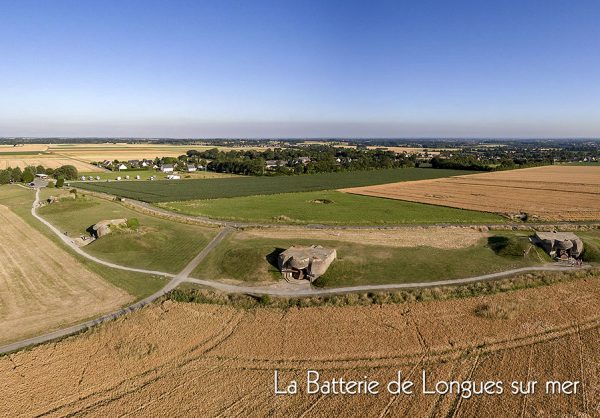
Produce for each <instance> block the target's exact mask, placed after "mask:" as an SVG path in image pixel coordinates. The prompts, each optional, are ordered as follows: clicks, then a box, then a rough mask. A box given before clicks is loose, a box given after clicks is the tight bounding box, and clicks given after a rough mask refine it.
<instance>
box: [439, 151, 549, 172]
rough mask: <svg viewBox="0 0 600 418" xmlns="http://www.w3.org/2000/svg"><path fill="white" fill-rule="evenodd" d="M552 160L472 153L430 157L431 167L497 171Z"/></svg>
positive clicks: (543, 163)
mask: <svg viewBox="0 0 600 418" xmlns="http://www.w3.org/2000/svg"><path fill="white" fill-rule="evenodd" d="M553 163H554V162H553V160H551V159H545V158H535V159H527V158H512V159H511V158H503V159H486V158H481V157H475V156H473V155H462V154H461V155H454V156H452V157H440V156H436V157H433V158H432V159H431V167H433V168H446V169H453V170H475V171H499V170H513V169H516V168H526V167H537V166H542V165H551V164H553Z"/></svg>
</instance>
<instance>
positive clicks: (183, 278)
mask: <svg viewBox="0 0 600 418" xmlns="http://www.w3.org/2000/svg"><path fill="white" fill-rule="evenodd" d="M39 199H40V190H39V189H37V190H36V197H35V200H34V202H33V204H32V208H31V214H32V216H34V217H35V218H36V219H37V220H39V221H40V222H42V223H43V224H44V225H46V226H47V227H48V228H49V229H50V230H51V231H52V232H54V234H55V235H57V236H58V237H59V238H60V239H61V240H62V241H63V242H64V243H65V244H66V245H67V246H68V247H69V248H71V249H72V250H73V251H75V252H76V253H77V254H79V255H81V256H82V257H85V258H87V259H89V260H91V261H93V262H95V263H99V264H102V265H105V266H107V267H111V268H116V269H121V270H127V271H133V272H138V273H145V274H152V275H159V276H164V277H169V278H171V280H170V281H169V282H168V283H167V285H166V286H165V287H163V288H162V289H161V290H159V291H158V292H156V293H154V294H152V295H150V296H148V297H146V298H144V299H142V300H140V301H138V302H136V303H134V304H132V305H129V306H127V307H124V308H122V309H119V310H118V311H115V312H112V313H109V314H106V315H103V316H101V317H99V318H96V319H93V320H89V321H86V322H84V323H81V324H77V325H74V326H71V327H68V328H64V329H61V330H57V331H54V332H51V333H48V334H44V335H41V336H37V337H33V338H29V339H26V340H22V341H18V342H15V343H12V344H9V345H6V346H3V347H0V354H3V353H8V352H12V351H16V350H19V349H22V348H24V347H27V346H30V345H37V344H41V343H44V342H48V341H52V340H56V339H60V338H64V337H66V336H68V335H72V334H75V333H78V332H81V331H84V330H86V329H89V328H91V327H94V326H96V325H99V324H101V323H104V322H107V321H111V320H114V319H116V318H119V317H121V316H123V315H125V314H127V313H130V312H133V311H135V310H138V309H140V308H142V307H144V306H146V305H148V304H150V303H151V302H153V301H154V300H156V299H158V298H159V297H161V296H164V295H165V294H166V293H168V292H169V291H171V290H173V289H175V288H176V287H177V286H178V285H179V284H181V283H182V282H190V283H194V284H199V285H203V286H206V287H210V288H213V289H216V290H219V291H224V292H228V293H245V294H253V295H269V296H276V297H277V296H278V297H303V296H325V295H333V294H342V293H349V292H363V291H383V290H393V289H410V288H424V287H433V286H446V285H460V284H466V283H473V282H478V281H484V280H494V279H497V278H500V277H506V276H510V275H514V274H518V273H524V272H528V271H572V270H577V269H578V268H577V267H565V266H556V265H546V266H541V267H525V268H520V269H514V270H508V271H504V272H497V273H492V274H487V275H481V276H476V277H469V278H464V279H455V280H441V281H435V282H423V283H397V284H387V285H363V286H350V287H344V288H333V289H315V288H313V287H310V286H308V287H307V286H297V285H294V286H290V287H284V288H273V287H271V286H241V285H231V284H226V283H222V282H218V281H212V280H202V279H196V278H190V277H189V274H190V273H191V272H192V271H193V270H194V268H195V267H196V266H197V265H198V264H199V263H200V262H201V261H202V260H203V259H204V258H205V257H206V256H207V255H208V253H210V252H211V251H212V250H213V249H214V248H215V247H216V246H217V245H218V244H219V243H220V242H221V240H223V238H225V237H226V236H227V235H228V234H229V233H230V232H231V231H232V230H233V228H234V227H240V225H239V224H232V223H223V224H222V226H225V228H224V229H223V230H222V231H221V232H220V233H219V234H218V235H217V236H216V237H215V238H214V239H213V240H212V241H211V242H210V243H209V244H208V245H207V246H206V247H205V248H204V249H202V251H201V252H200V253H199V254H198V255H197V256H196V257H195V258H194V259H193V260H192V261H190V263H189V264H188V265H187V266H186V267H185V268H184V269H183V270H182V271H181V272H180V273H179V274H177V275H174V274H172V273H166V272H162V271H155V270H145V269H138V268H133V267H127V266H122V265H119V264H115V263H111V262H107V261H105V260H102V259H99V258H97V257H95V256H92V255H90V254H88V253H86V252H85V251H83V250H82V249H81V248H79V247H78V246H77V245H75V244H74V243H73V242H72V241H71V240H70V238H69V237H67V236H65V235H64V234H62V233H61V232H60V231H59V230H58V229H57V228H56V227H55V226H54V225H52V224H51V223H50V222H48V221H47V220H45V219H44V218H42V217H41V216H40V215H38V214H37V207H38V205H39ZM136 203H137V204H140V205H141V207H142V208H151V209H153V210H156V211H158V212H162V213H163V215H164V213H165V212H167V213H168V214H172V213H171V212H168V211H165V210H161V209H158V208H154V207H151V206H150V205H148V206H146V204H143V203H142V202H136ZM186 217H187V216H186ZM192 218H195V217H192ZM586 267H588V266H584V268H586Z"/></svg>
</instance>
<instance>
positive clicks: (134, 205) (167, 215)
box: [74, 186, 600, 231]
mask: <svg viewBox="0 0 600 418" xmlns="http://www.w3.org/2000/svg"><path fill="white" fill-rule="evenodd" d="M74 187H75V188H77V187H76V186H74ZM79 190H80V191H82V192H84V193H87V194H90V195H92V196H95V197H98V198H100V199H108V200H114V199H115V198H116V196H114V195H110V194H107V193H103V192H96V191H90V190H87V189H79ZM122 203H123V205H124V206H125V207H128V208H130V209H132V210H136V211H138V212H141V213H144V214H147V215H153V216H156V217H159V218H163V219H171V220H176V221H178V222H182V223H189V224H197V225H208V226H217V227H229V228H235V229H243V228H273V229H276V228H294V229H305V230H317V231H318V230H324V229H325V230H348V229H353V230H377V231H379V230H382V231H384V230H396V229H406V228H415V227H419V228H439V227H458V228H477V227H482V226H485V227H487V228H488V229H500V230H502V229H521V228H526V229H527V230H532V229H536V228H548V227H549V226H553V227H556V228H558V229H565V230H567V229H577V228H579V227H581V226H590V227H600V221H598V222H590V221H587V222H569V221H560V222H550V221H548V222H527V223H524V222H507V223H502V224H490V223H486V224H453V223H434V224H418V223H417V224H414V223H411V224H398V225H326V224H285V223H260V222H241V221H225V220H219V219H213V218H209V217H206V216H199V215H186V214H183V213H177V212H173V211H170V210H167V209H163V208H160V207H157V206H154V205H152V204H150V203H146V202H142V201H139V200H135V199H129V198H127V199H126V200H124V201H123V202H122Z"/></svg>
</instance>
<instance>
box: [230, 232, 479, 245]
mask: <svg viewBox="0 0 600 418" xmlns="http://www.w3.org/2000/svg"><path fill="white" fill-rule="evenodd" d="M488 235H489V234H488V233H485V232H480V231H477V230H476V229H472V228H461V227H429V228H422V227H407V228H397V229H380V230H377V229H305V228H290V227H287V228H268V229H247V230H245V231H244V232H243V233H239V234H237V235H236V238H237V239H248V238H270V239H299V240H308V239H316V240H330V241H342V242H353V243H357V244H368V245H382V244H384V245H385V246H387V247H395V248H409V247H419V246H427V247H432V248H442V249H450V248H465V247H469V246H471V245H475V244H477V242H479V240H481V239H482V238H485V237H487V236H488Z"/></svg>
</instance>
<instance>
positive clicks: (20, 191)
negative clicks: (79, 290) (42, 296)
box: [0, 185, 166, 299]
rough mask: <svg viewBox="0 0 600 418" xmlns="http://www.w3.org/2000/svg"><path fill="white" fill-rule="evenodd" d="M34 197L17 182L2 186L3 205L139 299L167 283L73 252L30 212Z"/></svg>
mask: <svg viewBox="0 0 600 418" xmlns="http://www.w3.org/2000/svg"><path fill="white" fill-rule="evenodd" d="M48 192H49V191H48ZM50 194H51V193H48V195H50ZM34 198H35V195H34V192H33V191H32V190H27V189H24V188H22V187H18V186H8V185H6V186H0V204H1V205H5V206H7V207H8V208H10V209H11V210H12V211H13V212H15V213H16V214H17V215H19V216H20V217H21V218H22V219H23V220H25V222H27V223H28V224H29V225H31V226H32V227H34V228H35V229H37V230H38V231H40V232H41V233H42V234H44V235H45V236H46V237H48V238H49V239H50V240H52V241H53V242H54V243H56V244H57V245H58V246H59V247H61V248H63V249H64V250H65V251H67V252H69V253H70V254H71V255H72V256H73V257H75V258H76V259H77V260H78V261H79V262H80V263H81V264H83V265H84V266H85V267H86V268H87V269H88V270H90V271H93V272H94V273H96V274H98V275H99V276H100V277H102V278H104V280H106V281H108V282H109V283H112V284H113V285H115V286H117V287H120V288H121V289H123V290H125V291H126V292H128V293H129V294H131V295H132V296H134V297H135V298H136V299H143V298H145V297H146V296H149V295H151V294H153V293H155V292H156V291H158V290H159V289H160V288H162V287H163V286H164V285H165V284H166V280H165V279H164V278H162V277H159V276H153V275H149V274H141V273H135V272H130V271H125V270H119V269H113V268H110V267H106V266H103V265H100V264H97V263H94V262H93V261H90V260H88V259H86V258H84V257H81V256H80V255H78V254H76V253H73V252H71V250H70V249H69V248H68V247H67V246H66V245H65V244H64V243H63V242H62V241H61V240H60V239H59V238H58V237H57V236H56V235H54V233H52V232H51V231H50V230H49V229H48V228H46V227H45V226H44V225H43V224H42V223H40V222H39V221H38V220H37V219H35V218H34V217H33V216H32V215H31V203H32V202H33V200H34Z"/></svg>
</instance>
